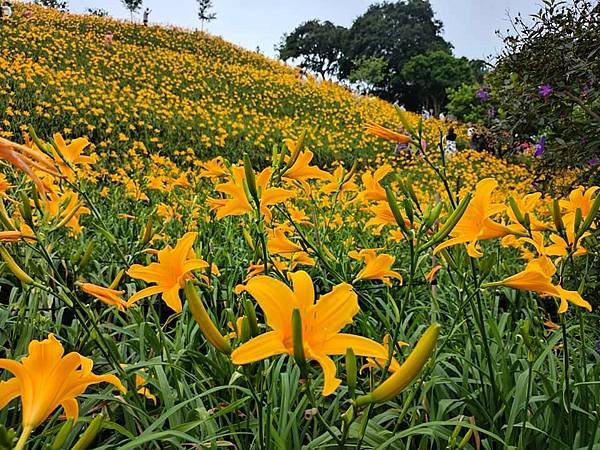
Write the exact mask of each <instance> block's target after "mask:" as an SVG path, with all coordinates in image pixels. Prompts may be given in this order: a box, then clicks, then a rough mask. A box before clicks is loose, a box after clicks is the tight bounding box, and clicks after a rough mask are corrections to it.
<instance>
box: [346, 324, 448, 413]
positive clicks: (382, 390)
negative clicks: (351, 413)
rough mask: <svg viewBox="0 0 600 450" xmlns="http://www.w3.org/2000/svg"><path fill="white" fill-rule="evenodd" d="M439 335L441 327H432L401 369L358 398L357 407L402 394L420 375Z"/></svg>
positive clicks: (436, 325) (424, 334) (434, 325)
mask: <svg viewBox="0 0 600 450" xmlns="http://www.w3.org/2000/svg"><path fill="white" fill-rule="evenodd" d="M439 334H440V325H438V324H433V325H431V326H430V327H429V328H428V329H427V330H426V331H425V333H423V336H421V339H419V342H417V345H416V346H415V348H414V349H413V351H412V352H411V353H410V355H408V357H407V358H406V360H405V361H404V363H402V365H401V366H400V368H399V369H398V370H397V371H396V372H394V374H393V375H392V376H390V377H389V378H388V379H387V380H385V381H384V382H383V383H382V384H380V385H379V386H378V387H377V388H375V389H374V390H373V391H372V392H371V393H370V394H367V395H363V396H361V397H359V398H357V399H356V402H355V404H356V406H363V405H366V404H368V403H382V402H386V401H388V400H391V399H393V398H394V397H396V396H397V395H398V394H399V393H400V392H402V391H403V390H404V389H405V388H406V386H408V385H409V384H410V382H411V381H413V380H414V379H415V378H416V377H417V375H419V373H420V372H421V369H422V368H423V366H425V363H426V362H427V360H428V359H429V357H430V356H431V354H432V353H433V350H434V348H435V344H436V343H437V339H438V336H439Z"/></svg>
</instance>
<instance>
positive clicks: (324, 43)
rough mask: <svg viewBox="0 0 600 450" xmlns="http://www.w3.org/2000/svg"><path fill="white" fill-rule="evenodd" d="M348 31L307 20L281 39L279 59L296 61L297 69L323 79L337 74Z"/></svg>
mask: <svg viewBox="0 0 600 450" xmlns="http://www.w3.org/2000/svg"><path fill="white" fill-rule="evenodd" d="M347 32H348V30H347V29H346V28H344V27H341V26H336V25H334V24H333V23H331V22H329V21H325V22H320V21H318V20H309V21H308V22H304V23H303V24H301V25H300V26H299V27H297V28H296V29H295V30H294V31H293V32H292V33H290V34H287V35H285V36H284V37H283V39H282V42H281V44H280V46H279V49H278V50H279V58H280V59H282V60H284V61H287V60H288V59H298V60H299V66H300V67H303V68H305V69H308V70H311V71H313V72H316V73H318V74H320V75H321V76H322V77H323V78H325V77H326V76H333V75H336V74H337V71H338V63H339V60H340V58H341V57H342V55H343V48H344V43H345V40H346V35H347Z"/></svg>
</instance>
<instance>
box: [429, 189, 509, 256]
mask: <svg viewBox="0 0 600 450" xmlns="http://www.w3.org/2000/svg"><path fill="white" fill-rule="evenodd" d="M497 185H498V182H497V181H496V180H494V179H493V178H486V179H484V180H481V181H480V182H479V183H477V187H476V188H475V195H473V199H472V200H471V203H469V206H467V209H466V210H465V213H464V214H463V216H462V217H461V219H460V220H459V221H458V223H457V224H456V226H455V227H454V229H453V230H452V231H451V232H450V236H452V239H449V240H447V241H446V242H443V243H441V244H440V245H438V246H437V247H436V248H435V249H434V251H433V253H434V254H436V253H437V252H439V251H440V250H443V249H445V248H447V247H451V246H453V245H457V244H468V245H467V253H468V254H469V256H470V257H471V258H480V257H481V256H483V253H482V252H481V250H480V249H479V248H478V247H477V243H478V241H484V240H486V239H493V238H498V237H502V236H505V235H506V234H508V233H510V230H509V229H508V228H507V227H505V226H504V225H502V224H499V223H497V222H494V221H493V220H492V219H491V217H492V216H494V215H496V214H498V213H500V212H504V211H505V210H506V206H504V205H503V204H500V203H492V191H493V190H494V189H495V188H496V186H497Z"/></svg>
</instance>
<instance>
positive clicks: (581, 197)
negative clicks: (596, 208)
mask: <svg viewBox="0 0 600 450" xmlns="http://www.w3.org/2000/svg"><path fill="white" fill-rule="evenodd" d="M599 189H600V187H599V186H592V187H591V188H588V189H587V190H585V189H584V188H583V187H581V186H580V187H578V188H577V189H574V190H573V191H572V192H571V193H570V194H569V199H568V200H566V199H563V200H560V201H559V204H560V207H561V208H563V209H565V210H566V212H567V214H566V215H565V217H563V220H564V221H565V222H567V221H568V220H569V218H570V217H571V216H572V217H573V218H574V217H575V213H576V212H577V210H578V209H580V210H581V215H582V217H583V220H585V218H586V217H587V215H588V214H589V213H590V210H591V208H592V204H593V203H594V194H595V193H596V191H598V190H599Z"/></svg>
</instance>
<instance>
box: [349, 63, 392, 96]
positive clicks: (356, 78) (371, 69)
mask: <svg viewBox="0 0 600 450" xmlns="http://www.w3.org/2000/svg"><path fill="white" fill-rule="evenodd" d="M387 64H388V63H387V60H386V59H385V58H381V57H380V58H376V57H373V56H371V57H368V56H361V57H360V58H358V59H357V60H356V61H354V67H355V69H354V70H353V71H352V72H351V73H350V76H349V77H348V79H349V81H350V82H352V83H356V84H358V85H359V86H360V87H361V90H362V91H363V92H370V91H372V90H373V88H374V86H375V85H377V84H379V83H381V82H382V81H383V80H384V78H385V75H384V74H385V71H386V69H387Z"/></svg>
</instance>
